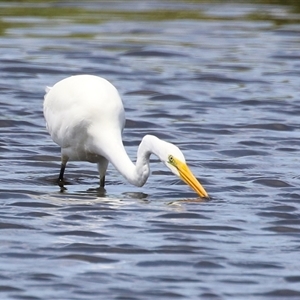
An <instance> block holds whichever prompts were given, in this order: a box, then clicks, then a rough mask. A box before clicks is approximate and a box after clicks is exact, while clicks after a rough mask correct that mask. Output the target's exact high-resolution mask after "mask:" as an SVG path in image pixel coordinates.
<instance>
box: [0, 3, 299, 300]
mask: <svg viewBox="0 0 300 300" xmlns="http://www.w3.org/2000/svg"><path fill="white" fill-rule="evenodd" d="M130 4H131V5H132V6H130V7H129V6H128V5H127V4H125V3H123V2H118V6H116V2H85V3H84V6H83V4H82V3H79V2H62V3H61V4H59V5H58V4H51V3H48V2H45V3H44V4H39V3H36V4H35V6H38V7H39V6H40V8H41V9H42V8H47V7H50V6H54V7H57V6H60V7H64V6H68V7H69V8H71V9H72V8H74V7H77V8H79V9H82V12H79V13H77V14H75V13H74V15H66V16H62V15H61V14H57V16H52V17H48V16H34V15H30V14H29V13H28V15H26V14H25V12H26V10H24V15H21V16H13V15H12V16H10V15H8V14H6V15H5V14H4V13H3V14H2V15H1V19H2V22H4V23H5V24H11V25H10V26H6V27H5V29H4V30H3V32H2V34H1V35H0V43H1V47H0V94H1V98H0V108H1V117H0V131H1V136H0V153H1V161H0V162H1V170H0V197H1V203H2V205H1V208H0V232H1V237H0V239H1V240H0V245H1V246H0V298H1V299H43V300H44V299H72V300H74V299H230V300H231V299H299V298H300V263H299V251H300V192H299V182H300V176H299V165H300V159H299V153H300V130H299V129H300V125H299V115H300V92H299V86H300V85H299V75H300V72H299V69H300V55H299V47H300V39H299V36H300V25H299V22H298V21H297V20H299V15H297V14H295V13H293V12H292V8H291V7H285V6H275V5H272V6H271V5H270V6H268V5H252V4H211V3H206V4H201V3H198V2H194V3H189V2H182V1H176V2H170V1H159V2H156V1H153V2H152V1H151V2H144V1H132V2H130ZM20 5H23V6H24V7H28V4H26V3H25V4H24V3H23V4H15V3H14V2H10V3H5V2H4V3H3V2H0V10H2V11H5V9H8V8H11V7H20ZM1 7H2V8H1ZM57 9H60V8H57ZM163 9H165V10H167V11H169V10H170V9H172V11H173V12H174V11H175V12H176V11H182V12H185V13H186V12H188V13H189V14H187V13H186V17H185V18H181V17H179V15H178V17H176V14H175V13H174V14H175V17H170V16H169V17H168V18H161V19H157V18H156V19H155V18H154V17H153V16H152V17H149V16H148V17H145V19H144V20H143V18H142V17H141V18H133V17H132V15H130V17H128V16H127V15H126V12H128V13H130V12H131V11H136V14H139V13H147V12H151V11H154V12H155V11H156V12H157V14H158V15H159V14H161V11H162V10H163ZM97 10H98V11H99V20H98V21H95V20H94V21H93V22H92V21H91V22H88V21H87V20H86V18H87V19H88V17H87V16H90V15H91V18H92V17H93V18H94V17H95V15H94V14H93V13H95V11H97ZM103 10H107V17H106V18H104V19H103V14H102V13H100V11H102V12H103ZM192 12H199V14H200V13H201V14H202V16H203V15H204V16H205V17H202V18H200V17H199V18H195V17H192V16H191V13H192ZM121 13H122V14H121ZM123 13H124V15H123ZM257 14H258V15H259V14H261V15H263V16H264V18H261V19H260V20H257V18H256V20H254V19H255V18H253V17H251V16H253V15H254V16H256V15H257ZM261 15H260V16H261ZM126 16H127V17H126ZM171 16H172V14H171ZM188 16H190V17H188ZM82 18H84V21H82ZM141 19H142V20H141ZM276 20H277V21H276ZM280 20H281V22H280ZM293 20H294V21H293ZM83 73H88V74H96V75H99V76H102V77H105V78H107V79H108V80H110V81H111V82H112V83H113V84H114V85H115V86H116V87H117V88H118V90H119V91H120V94H121V95H122V98H123V101H124V106H125V109H126V116H127V124H126V129H125V132H124V144H125V145H126V149H127V151H128V154H129V156H130V157H131V158H132V159H133V160H135V158H136V150H137V147H138V144H139V142H140V140H141V139H142V137H143V136H144V135H145V134H147V133H151V134H154V135H157V136H158V137H160V138H163V139H165V140H167V141H169V142H172V143H175V144H176V145H178V146H179V147H180V148H181V149H182V150H183V152H184V154H185V156H186V159H187V162H188V164H189V165H190V167H191V169H192V171H193V172H194V174H195V175H196V176H197V178H199V180H200V181H201V183H202V184H203V186H204V187H205V189H206V190H207V192H208V193H209V194H210V195H211V197H212V199H211V200H210V201H199V200H200V199H199V198H197V196H196V195H195V193H194V192H193V191H192V190H190V189H189V188H188V186H186V185H185V184H183V183H182V182H181V181H180V180H179V179H177V178H175V177H174V176H173V175H171V174H170V173H169V171H168V170H167V169H166V168H165V166H164V165H163V164H161V163H160V162H159V161H158V159H157V158H155V157H153V158H152V161H151V172H152V174H151V176H150V178H149V180H148V182H147V183H146V185H145V186H144V187H142V188H137V187H134V186H131V185H130V184H129V183H127V182H126V181H125V180H124V179H123V178H122V177H121V175H120V174H118V172H117V171H116V170H115V169H114V168H113V167H112V166H110V167H109V170H108V174H107V177H106V178H107V186H106V191H103V190H101V189H99V188H98V185H99V179H98V172H97V168H96V166H95V165H93V164H89V163H78V162H70V163H69V164H68V167H67V169H66V173H65V176H66V179H67V180H68V182H69V184H68V185H67V186H66V187H67V190H66V191H65V192H64V193H61V192H60V190H59V188H58V186H57V185H56V184H55V181H56V179H57V176H58V173H59V168H60V149H59V148H58V146H57V145H56V144H55V143H54V142H53V141H52V140H51V138H50V136H49V134H48V133H47V131H46V129H45V122H44V119H43V114H42V103H43V95H44V88H45V86H47V85H48V86H51V85H53V84H54V83H55V82H57V81H58V80H61V79H63V78H65V77H67V76H70V75H73V74H83Z"/></svg>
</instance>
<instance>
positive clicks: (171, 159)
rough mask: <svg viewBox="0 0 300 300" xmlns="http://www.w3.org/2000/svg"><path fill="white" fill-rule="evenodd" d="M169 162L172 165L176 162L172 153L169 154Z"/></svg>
mask: <svg viewBox="0 0 300 300" xmlns="http://www.w3.org/2000/svg"><path fill="white" fill-rule="evenodd" d="M168 158H169V163H170V164H171V165H173V164H174V157H173V156H172V155H169V157H168Z"/></svg>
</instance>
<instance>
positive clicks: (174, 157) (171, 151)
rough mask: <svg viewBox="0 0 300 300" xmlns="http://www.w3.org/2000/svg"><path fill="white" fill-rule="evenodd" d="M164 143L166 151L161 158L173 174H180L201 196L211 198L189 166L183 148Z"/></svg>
mask: <svg viewBox="0 0 300 300" xmlns="http://www.w3.org/2000/svg"><path fill="white" fill-rule="evenodd" d="M164 143H165V145H164V147H163V149H164V151H163V153H161V155H160V159H161V160H162V161H163V162H164V163H165V165H166V166H167V167H168V168H169V169H170V170H171V172H172V173H173V174H175V175H176V176H178V177H179V178H180V179H181V180H183V181H184V182H185V183H186V184H187V185H189V186H190V187H191V188H192V189H193V190H194V191H195V192H196V193H197V194H198V195H199V196H200V197H202V198H209V196H208V194H207V192H206V191H205V189H204V188H203V186H202V185H201V184H200V182H199V181H198V180H197V179H196V177H195V176H194V174H193V173H192V171H191V170H190V169H189V167H188V166H187V164H186V162H185V158H184V155H183V153H182V152H181V150H180V149H179V148H178V147H177V146H175V145H173V144H171V143H168V142H164Z"/></svg>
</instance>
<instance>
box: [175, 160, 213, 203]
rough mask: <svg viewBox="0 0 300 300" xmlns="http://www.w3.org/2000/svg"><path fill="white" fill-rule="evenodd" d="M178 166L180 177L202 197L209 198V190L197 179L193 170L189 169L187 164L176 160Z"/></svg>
mask: <svg viewBox="0 0 300 300" xmlns="http://www.w3.org/2000/svg"><path fill="white" fill-rule="evenodd" d="M176 167H177V170H178V172H179V175H180V178H181V179H182V180H183V181H184V182H185V183H186V184H187V185H189V186H190V187H191V188H192V189H193V190H194V191H195V192H196V193H197V194H198V195H199V196H200V197H202V198H209V196H208V194H207V192H206V191H205V189H204V188H203V186H202V185H201V184H200V182H199V181H198V180H197V179H196V177H195V176H194V174H193V173H192V171H191V170H190V169H189V167H188V166H187V164H185V163H183V162H181V161H179V160H176Z"/></svg>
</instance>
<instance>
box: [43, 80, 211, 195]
mask: <svg viewBox="0 0 300 300" xmlns="http://www.w3.org/2000/svg"><path fill="white" fill-rule="evenodd" d="M44 98H45V100H44V116H45V120H46V123H47V129H48V131H49V133H50V135H51V137H52V139H53V141H54V142H55V143H57V144H58V145H59V146H60V147H61V170H60V174H59V178H58V184H59V185H60V186H63V183H64V180H63V175H64V171H65V167H66V164H67V162H68V160H74V161H89V162H92V163H96V164H97V165H98V171H99V175H100V186H101V187H104V185H105V173H106V170H107V166H108V163H109V162H111V163H112V164H113V165H114V167H115V168H116V169H117V170H118V171H119V172H120V173H121V174H122V175H123V176H124V177H125V178H126V179H127V180H128V181H129V182H130V183H131V184H134V185H136V186H143V185H144V184H145V182H146V181H147V179H148V177H149V173H150V168H149V157H150V155H151V154H152V153H153V154H155V155H156V156H158V158H159V159H160V160H161V161H162V162H163V163H165V165H166V166H167V167H168V168H169V169H170V170H171V171H172V172H173V173H174V174H175V175H177V176H178V177H180V178H181V179H182V180H183V181H184V182H185V183H186V184H188V185H189V186H190V187H191V188H193V189H194V190H195V191H196V192H197V194H198V195H199V196H201V197H205V198H208V194H207V192H206V191H205V189H204V188H203V187H202V186H201V184H200V183H199V182H198V180H197V179H196V178H195V176H194V175H193V174H192V172H191V171H190V169H189V168H188V166H187V164H186V162H185V158H184V156H183V154H182V152H181V151H180V150H179V148H178V147H177V146H175V145H173V144H171V143H168V142H165V141H163V140H161V139H159V138H157V137H155V136H153V135H146V136H144V137H143V139H142V142H141V143H140V145H139V148H138V151H137V161H136V165H134V163H133V162H132V161H131V160H130V158H129V157H128V155H127V153H126V151H125V148H124V146H123V142H122V131H123V128H124V125H125V113H124V107H123V103H122V100H121V98H120V96H119V93H118V91H117V89H116V88H115V87H114V86H113V85H112V84H111V83H110V82H108V81H107V80H106V79H104V78H101V77H98V76H94V75H76V76H71V77H68V78H65V79H63V80H61V81H59V82H57V83H56V84H55V85H54V86H53V87H51V88H50V87H47V88H46V95H45V97H44Z"/></svg>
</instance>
